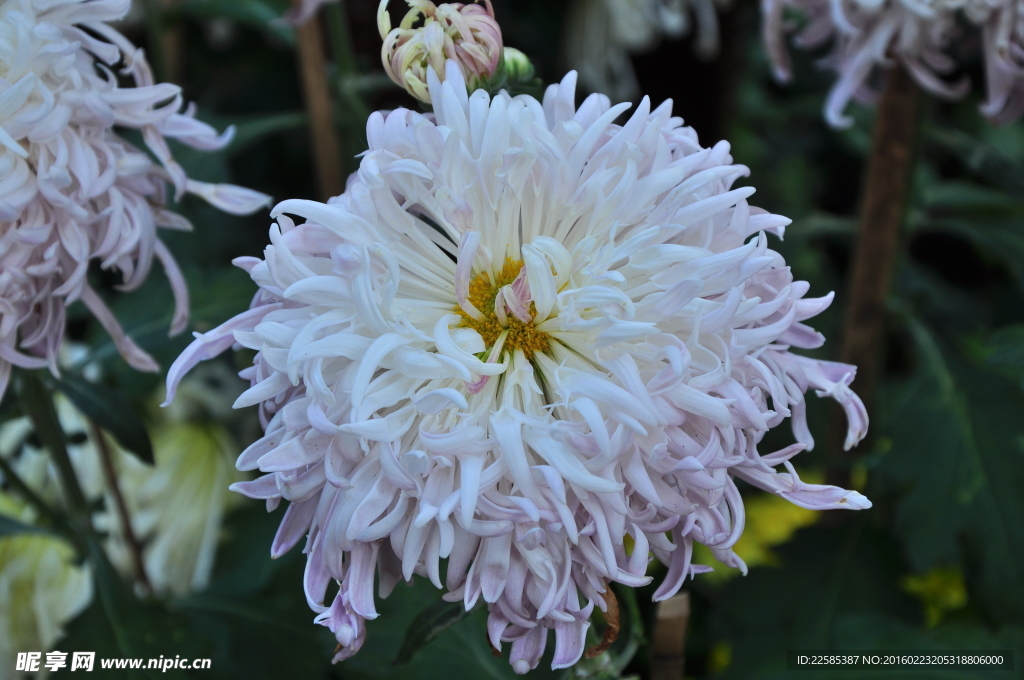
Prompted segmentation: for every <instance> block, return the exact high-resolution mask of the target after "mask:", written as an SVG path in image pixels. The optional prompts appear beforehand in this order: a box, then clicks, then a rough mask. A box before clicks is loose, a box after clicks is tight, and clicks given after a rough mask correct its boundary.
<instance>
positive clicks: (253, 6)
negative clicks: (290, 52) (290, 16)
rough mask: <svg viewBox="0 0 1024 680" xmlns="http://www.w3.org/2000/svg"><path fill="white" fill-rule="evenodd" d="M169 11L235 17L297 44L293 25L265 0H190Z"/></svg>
mask: <svg viewBox="0 0 1024 680" xmlns="http://www.w3.org/2000/svg"><path fill="white" fill-rule="evenodd" d="M168 13H169V14H172V15H173V14H177V13H180V14H183V15H186V16H191V17H197V18H200V19H209V18H213V17H220V18H224V19H234V20H235V21H238V22H240V23H243V24H247V25H249V26H252V27H254V28H257V29H260V30H264V31H269V32H270V33H272V34H274V35H275V36H276V37H278V38H279V39H281V40H283V41H284V42H286V43H288V44H289V45H294V44H295V31H294V30H293V29H292V27H291V26H289V25H287V24H285V23H282V22H281V21H279V19H280V18H281V12H280V11H279V10H278V9H276V8H275V7H274V6H273V5H272V4H271V3H268V2H264V1H263V0H189V1H188V2H183V3H181V4H179V5H176V6H174V8H173V9H171V10H169V12H168Z"/></svg>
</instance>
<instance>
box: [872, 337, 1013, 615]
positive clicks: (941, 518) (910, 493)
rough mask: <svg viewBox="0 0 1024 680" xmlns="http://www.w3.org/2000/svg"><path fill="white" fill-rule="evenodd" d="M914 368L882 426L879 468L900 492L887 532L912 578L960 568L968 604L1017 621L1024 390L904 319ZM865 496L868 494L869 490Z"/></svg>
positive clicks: (883, 483) (886, 485) (885, 482)
mask: <svg viewBox="0 0 1024 680" xmlns="http://www.w3.org/2000/svg"><path fill="white" fill-rule="evenodd" d="M910 331H911V335H912V337H913V339H914V342H915V346H916V350H917V356H918V362H917V372H916V375H915V376H914V377H913V378H912V379H911V380H909V381H907V382H906V383H905V384H903V385H901V386H900V387H899V388H898V390H897V394H896V398H895V399H894V400H892V402H891V404H890V405H889V408H887V409H884V410H883V411H881V412H882V413H885V414H886V415H885V422H883V423H882V429H883V433H885V434H886V435H887V436H888V438H889V439H890V441H891V449H890V450H889V452H888V453H887V454H886V455H885V456H884V458H882V460H881V464H880V465H879V466H878V469H877V481H878V482H879V486H880V488H881V490H882V491H888V492H894V493H895V494H896V495H897V504H896V516H895V525H894V528H895V530H896V532H897V533H898V534H899V535H900V536H901V537H902V539H903V541H904V544H905V547H906V552H907V555H908V557H909V559H910V561H911V564H912V567H913V568H914V570H915V571H924V570H926V569H930V568H933V567H937V566H948V565H955V564H963V565H964V567H965V574H966V576H967V582H968V591H969V594H970V597H971V599H972V600H975V599H976V600H980V602H981V604H982V605H983V606H984V608H985V610H986V612H987V614H988V615H989V616H991V617H992V618H993V619H994V620H997V621H998V620H1002V621H1011V620H1021V619H1024V591H1021V590H1020V589H1016V588H1007V584H1009V583H1013V582H1014V581H1015V579H1016V578H1017V576H1015V574H1020V573H1024V498H1022V497H1021V494H1020V489H1021V488H1024V426H1022V424H1021V414H1022V413H1024V392H1021V390H1020V389H1019V388H1018V386H1017V385H1015V384H1013V383H1012V382H1011V381H1008V380H1006V379H1005V378H1003V377H1002V376H1000V375H998V374H996V373H994V372H992V371H991V370H989V369H988V367H986V366H985V365H984V364H982V363H980V362H972V363H969V362H967V361H966V360H964V359H962V358H960V357H959V356H958V355H956V354H954V353H952V352H949V351H948V350H944V349H943V348H942V347H940V345H939V343H938V341H937V340H936V339H935V338H934V336H933V335H932V334H931V331H930V330H929V329H928V328H926V327H925V326H924V325H923V324H922V323H920V322H919V321H917V320H913V319H911V321H910ZM869 491H870V489H869Z"/></svg>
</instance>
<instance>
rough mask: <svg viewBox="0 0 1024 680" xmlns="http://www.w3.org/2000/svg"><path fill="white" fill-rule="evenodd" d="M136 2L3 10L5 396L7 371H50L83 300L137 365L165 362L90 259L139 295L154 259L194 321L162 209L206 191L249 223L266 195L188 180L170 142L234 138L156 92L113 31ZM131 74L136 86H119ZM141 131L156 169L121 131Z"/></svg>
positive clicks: (1, 326) (78, 0) (0, 177)
mask: <svg viewBox="0 0 1024 680" xmlns="http://www.w3.org/2000/svg"><path fill="white" fill-rule="evenodd" d="M128 7H129V0H64V1H61V2H44V1H43V0H5V1H4V2H3V3H2V4H0V395H2V394H3V392H4V389H5V387H6V384H7V381H8V379H9V377H10V372H11V366H12V364H13V365H16V366H21V367H24V368H41V367H47V366H48V367H50V368H51V369H54V370H55V367H56V355H57V352H58V349H59V347H60V343H61V338H62V337H63V331H64V310H65V307H66V305H67V304H69V303H71V302H74V301H75V300H81V301H82V302H83V303H84V304H85V305H86V307H88V308H89V310H90V311H91V312H92V313H93V314H94V315H95V316H96V318H97V320H98V321H99V322H100V323H101V324H102V325H103V327H104V328H105V329H106V330H107V331H108V332H109V333H110V335H111V336H112V337H113V339H114V341H115V344H116V345H117V348H118V350H119V351H120V352H121V354H122V356H124V358H125V359H126V360H127V361H128V362H129V363H130V364H131V365H132V366H134V367H135V368H137V369H139V370H146V371H155V370H157V366H156V362H154V361H153V359H152V358H151V357H150V356H149V355H148V354H146V353H145V352H143V351H142V350H141V349H140V348H139V347H138V346H136V345H135V343H134V342H132V340H131V339H130V338H129V337H128V336H127V335H126V334H125V333H124V331H123V330H122V329H121V327H120V326H119V324H118V322H117V320H116V319H115V318H114V315H113V314H112V313H111V312H110V310H109V309H108V308H107V307H106V305H104V303H103V301H102V300H101V299H100V297H99V295H97V294H96V292H95V291H93V289H92V288H90V287H89V285H88V283H87V281H86V273H87V271H88V268H89V263H90V262H91V261H93V260H96V261H98V262H99V263H100V264H101V266H103V267H104V268H108V269H109V268H113V269H116V270H118V271H120V272H121V274H122V275H123V277H124V284H123V289H124V290H132V289H134V288H137V287H138V286H140V285H141V284H142V282H143V280H144V279H145V278H146V276H147V274H148V273H149V269H150V267H151V266H152V262H153V259H154V257H155V258H156V259H158V260H160V262H161V264H162V265H163V266H164V268H165V270H166V271H167V275H168V278H169V279H170V281H171V286H172V288H173V290H174V294H175V299H176V307H177V309H176V313H175V317H174V321H173V323H172V328H171V330H172V332H178V331H180V330H182V329H183V328H184V327H185V325H186V324H187V321H188V292H187V290H186V288H185V281H184V278H183V277H182V274H181V271H180V270H179V269H178V266H177V264H176V263H175V262H174V259H173V258H172V257H171V254H170V251H169V250H168V249H167V248H166V247H165V246H164V244H163V243H162V242H161V241H160V239H158V238H157V236H156V228H157V227H168V228H172V229H188V228H190V225H189V224H188V221H187V220H185V219H184V218H183V217H181V216H180V215H176V214H174V213H171V212H169V211H167V210H166V209H165V207H164V206H165V204H166V195H165V194H166V185H167V184H171V185H173V187H174V190H175V195H176V198H181V196H182V195H183V194H185V193H193V194H196V195H199V196H201V197H203V198H204V199H206V200H207V201H209V202H210V203H212V204H214V205H215V206H217V207H219V208H221V209H222V210H225V211H227V212H231V213H236V214H247V213H251V212H254V211H256V210H257V209H259V208H260V207H261V206H263V205H266V204H267V203H268V201H269V197H267V196H264V195H263V194H260V193H257V192H254V191H250V190H248V189H243V188H241V187H235V186H230V185H223V184H221V185H213V184H206V183H203V182H197V181H194V180H191V179H189V178H188V177H186V175H185V172H184V170H183V169H182V168H181V166H180V165H178V164H177V163H176V162H175V161H174V159H173V158H172V156H171V152H170V149H169V147H168V145H167V141H166V140H167V139H168V138H173V139H177V140H178V141H179V142H182V143H184V144H187V145H189V146H192V147H194V148H198V149H205V150H212V149H218V148H221V147H223V146H224V145H225V144H227V143H228V142H229V141H230V138H231V135H232V131H231V130H229V131H227V132H226V133H225V134H223V135H220V136H218V135H217V133H216V131H214V130H213V128H211V127H210V126H208V125H206V124H204V123H201V122H199V121H197V120H196V119H195V118H194V117H193V116H194V110H193V109H191V108H190V109H188V110H186V111H185V112H184V113H178V111H179V109H180V108H181V104H182V101H181V91H180V89H179V88H178V87H177V86H175V85H169V84H166V83H161V84H156V83H154V82H153V76H152V73H151V71H150V68H149V65H148V64H147V63H146V60H145V58H144V56H143V54H142V51H141V50H138V49H136V48H135V47H134V46H133V45H132V44H131V43H130V42H128V40H127V39H125V38H124V36H122V35H121V34H120V33H118V32H117V31H115V30H114V29H113V28H111V27H110V26H109V25H107V24H106V23H104V22H107V21H111V20H114V19H117V18H119V17H121V16H123V15H124V14H125V13H126V12H127V10H128ZM121 76H123V77H125V78H130V79H131V80H132V81H133V82H134V87H124V86H122V85H120V84H119V83H118V78H119V77H121ZM115 127H118V128H134V129H137V130H140V131H141V133H142V138H143V139H144V140H145V143H146V146H147V147H148V149H149V151H151V152H152V153H153V155H154V156H155V157H156V158H157V160H158V161H159V164H158V163H155V162H154V161H153V160H151V158H150V156H148V155H146V153H145V152H143V151H141V150H139V149H136V148H135V147H133V146H132V145H131V144H129V143H128V142H127V141H125V140H124V139H123V138H121V137H120V136H119V135H118V134H117V133H116V132H115Z"/></svg>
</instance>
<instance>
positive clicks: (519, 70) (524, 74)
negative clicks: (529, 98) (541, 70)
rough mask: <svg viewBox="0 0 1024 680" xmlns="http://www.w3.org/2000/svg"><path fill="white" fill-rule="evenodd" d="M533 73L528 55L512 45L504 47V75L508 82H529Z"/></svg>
mask: <svg viewBox="0 0 1024 680" xmlns="http://www.w3.org/2000/svg"><path fill="white" fill-rule="evenodd" d="M535 73H536V70H535V69H534V68H533V64H532V63H530V58H529V57H527V56H526V55H525V54H523V53H522V52H520V51H519V50H517V49H516V48H514V47H506V48H505V77H506V78H507V79H508V80H509V82H513V83H525V82H529V81H530V80H533V76H534V74H535Z"/></svg>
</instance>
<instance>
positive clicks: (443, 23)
mask: <svg viewBox="0 0 1024 680" xmlns="http://www.w3.org/2000/svg"><path fill="white" fill-rule="evenodd" d="M406 2H408V3H409V6H410V9H409V12H408V13H406V15H405V17H403V18H402V22H401V24H399V26H398V28H395V29H394V30H392V28H391V17H390V16H389V15H388V11H387V5H388V0H381V3H380V6H379V7H378V9H377V28H378V30H379V31H380V37H381V38H383V39H384V46H383V47H382V48H381V59H382V60H383V62H384V70H385V71H387V74H388V76H389V77H390V78H391V80H393V81H395V82H396V83H398V85H400V86H401V87H403V88H405V90H406V91H407V92H408V93H409V94H411V95H412V96H414V97H416V98H417V99H419V100H420V101H422V102H425V103H427V104H429V103H430V92H429V91H428V89H427V72H428V69H429V68H431V67H433V69H434V72H435V73H436V74H437V76H438V77H439V78H441V79H442V80H443V79H444V73H445V68H444V65H445V61H447V60H448V59H453V60H454V61H455V62H456V63H457V64H458V65H459V68H460V69H461V70H462V74H463V76H465V78H466V85H467V86H468V87H469V90H470V91H473V90H476V89H478V88H480V87H482V86H483V85H484V84H485V83H486V82H487V81H488V79H489V78H490V77H491V76H492V75H494V73H495V72H496V71H497V70H498V68H499V66H500V64H501V59H502V42H501V28H500V27H499V26H498V22H497V21H495V19H494V8H493V7H492V6H491V0H484V3H485V4H484V5H478V4H469V5H463V4H461V3H444V4H441V5H435V4H434V3H433V2H430V1H429V0H406ZM414 26H415V28H414Z"/></svg>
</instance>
